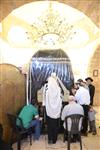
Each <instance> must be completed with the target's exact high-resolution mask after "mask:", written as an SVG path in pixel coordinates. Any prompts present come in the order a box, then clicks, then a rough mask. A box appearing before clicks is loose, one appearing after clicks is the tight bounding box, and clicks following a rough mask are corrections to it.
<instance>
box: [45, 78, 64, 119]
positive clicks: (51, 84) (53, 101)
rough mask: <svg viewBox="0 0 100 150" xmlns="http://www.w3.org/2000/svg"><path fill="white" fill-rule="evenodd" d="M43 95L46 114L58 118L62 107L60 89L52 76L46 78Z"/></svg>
mask: <svg viewBox="0 0 100 150" xmlns="http://www.w3.org/2000/svg"><path fill="white" fill-rule="evenodd" d="M45 96H46V97H45V98H46V99H45V106H46V113H47V116H49V117H51V118H54V119H56V118H59V117H60V113H61V108H62V98H61V89H60V87H59V85H58V83H57V80H56V79H55V78H54V77H49V78H48V89H47V90H46V95H45Z"/></svg>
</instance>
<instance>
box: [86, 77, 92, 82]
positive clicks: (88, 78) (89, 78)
mask: <svg viewBox="0 0 100 150" xmlns="http://www.w3.org/2000/svg"><path fill="white" fill-rule="evenodd" d="M85 80H86V81H87V80H91V82H93V79H92V78H91V77H87V78H86V79H85Z"/></svg>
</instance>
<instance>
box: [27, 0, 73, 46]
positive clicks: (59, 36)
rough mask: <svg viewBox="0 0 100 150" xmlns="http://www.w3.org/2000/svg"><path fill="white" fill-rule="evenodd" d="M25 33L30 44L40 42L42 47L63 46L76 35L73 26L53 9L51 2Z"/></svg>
mask: <svg viewBox="0 0 100 150" xmlns="http://www.w3.org/2000/svg"><path fill="white" fill-rule="evenodd" d="M26 33H27V37H28V39H29V40H31V42H32V43H37V42H39V43H40V42H42V43H44V45H48V44H51V45H56V44H57V43H59V44H64V43H66V41H67V40H71V39H72V38H73V37H74V35H75V34H76V32H75V31H74V26H73V25H72V24H70V23H68V22H67V19H66V18H65V17H64V16H63V15H61V12H59V11H58V10H57V9H56V10H55V9H53V3H52V1H49V5H48V8H47V9H46V10H45V11H44V12H43V13H42V15H41V16H39V17H38V18H37V19H36V20H35V21H34V22H33V23H32V24H31V25H30V29H29V30H28V31H27V32H26ZM51 35H52V36H51ZM46 38H47V39H46ZM43 40H44V42H43Z"/></svg>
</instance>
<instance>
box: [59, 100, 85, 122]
mask: <svg viewBox="0 0 100 150" xmlns="http://www.w3.org/2000/svg"><path fill="white" fill-rule="evenodd" d="M72 114H81V115H84V110H83V107H82V106H81V105H80V104H77V103H76V102H74V101H72V102H70V103H69V104H68V105H66V106H65V107H64V108H63V110H62V115H61V119H62V120H64V119H65V117H66V116H69V115H72Z"/></svg>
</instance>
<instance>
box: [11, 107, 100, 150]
mask: <svg viewBox="0 0 100 150" xmlns="http://www.w3.org/2000/svg"><path fill="white" fill-rule="evenodd" d="M95 110H96V111H97V114H96V126H97V135H92V134H90V133H89V134H88V136H87V137H83V136H82V146H83V150H100V128H99V127H100V107H95ZM13 148H14V150H17V148H16V144H14V145H13ZM21 150H67V142H65V143H63V135H59V137H58V141H57V143H56V144H48V143H47V135H41V138H40V140H39V141H33V143H32V145H31V146H30V144H29V141H28V140H27V139H26V140H24V141H22V144H21ZM71 150H80V145H79V143H78V142H77V143H71Z"/></svg>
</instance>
